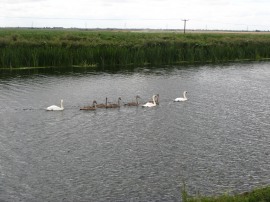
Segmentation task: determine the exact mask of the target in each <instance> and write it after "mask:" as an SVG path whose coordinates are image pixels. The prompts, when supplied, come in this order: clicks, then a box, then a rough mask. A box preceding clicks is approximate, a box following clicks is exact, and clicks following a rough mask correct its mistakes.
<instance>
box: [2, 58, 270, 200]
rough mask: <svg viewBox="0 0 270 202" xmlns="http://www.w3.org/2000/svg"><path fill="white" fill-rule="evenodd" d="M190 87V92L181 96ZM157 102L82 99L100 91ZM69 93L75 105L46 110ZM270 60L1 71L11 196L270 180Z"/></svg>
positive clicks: (141, 194)
mask: <svg viewBox="0 0 270 202" xmlns="http://www.w3.org/2000/svg"><path fill="white" fill-rule="evenodd" d="M184 90H186V91H188V94H187V96H188V98H189V100H188V101H187V102H183V103H174V102H172V100H173V99H174V98H176V97H180V96H182V92H183V91H184ZM156 93H159V94H160V105H159V106H157V107H155V108H148V109H144V108H142V107H121V108H120V109H107V110H106V109H98V110H96V111H80V110H79V108H80V107H82V106H84V105H87V104H90V103H92V101H93V99H95V100H97V101H98V102H99V103H100V102H104V101H105V97H108V98H109V101H112V102H116V100H117V98H118V97H119V96H121V98H122V101H123V102H127V101H132V100H134V96H135V95H140V96H141V98H142V99H141V101H143V102H145V101H148V100H149V99H150V98H151V97H152V95H153V94H156ZM60 99H64V107H65V110H64V111H62V112H46V111H45V110H44V109H45V108H46V107H47V106H49V105H52V104H57V105H59V104H60ZM269 131H270V63H268V62H265V63H249V64H232V65H226V66H223V65H220V66H199V67H164V68H158V69H155V70H153V69H145V70H143V69H138V70H135V71H133V72H118V73H113V74H112V73H101V72H85V71H84V72H66V73H64V74H63V73H58V72H54V73H48V72H43V73H34V74H30V73H29V74H28V73H26V74H22V73H21V74H17V73H16V74H13V75H12V76H10V75H6V74H5V75H3V74H2V76H1V77H0V200H1V201H181V187H182V186H183V184H184V183H185V184H186V185H187V190H188V192H189V193H190V194H192V195H195V194H196V193H198V192H199V193H200V194H203V195H214V194H220V193H221V194H223V193H239V192H244V191H249V190H251V189H253V188H256V187H260V186H263V185H269V184H270V147H269V145H270V132H269Z"/></svg>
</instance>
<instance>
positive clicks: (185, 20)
mask: <svg viewBox="0 0 270 202" xmlns="http://www.w3.org/2000/svg"><path fill="white" fill-rule="evenodd" d="M182 21H184V34H185V33H186V22H187V21H189V20H187V19H183V20H182Z"/></svg>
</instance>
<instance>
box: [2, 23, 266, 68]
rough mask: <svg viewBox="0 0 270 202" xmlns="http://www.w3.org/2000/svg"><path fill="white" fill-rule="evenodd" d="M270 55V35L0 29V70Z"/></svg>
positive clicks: (143, 64)
mask: <svg viewBox="0 0 270 202" xmlns="http://www.w3.org/2000/svg"><path fill="white" fill-rule="evenodd" d="M268 58H270V34H249V33H188V34H183V33H176V32H132V31H112V30H111V31H94V30H75V29H74V30H72V29H63V30H53V29H15V28H14V29H5V28H3V29H0V68H2V69H3V68H21V67H24V68H25V67H28V68H29V67H31V68H32V67H33V68H35V67H72V66H75V67H77V66H79V67H89V68H92V67H106V66H121V67H124V68H132V67H136V66H145V65H151V66H156V65H163V64H166V65H167V64H183V63H217V62H228V61H239V60H240V61H242V60H263V59H268Z"/></svg>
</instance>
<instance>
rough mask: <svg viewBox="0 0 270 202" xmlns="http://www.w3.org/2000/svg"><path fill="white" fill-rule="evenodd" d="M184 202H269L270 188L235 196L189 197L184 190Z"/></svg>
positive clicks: (257, 189) (265, 187) (266, 187)
mask: <svg viewBox="0 0 270 202" xmlns="http://www.w3.org/2000/svg"><path fill="white" fill-rule="evenodd" d="M182 200H183V202H260V201H261V202H267V201H270V186H264V187H260V188H255V189H253V190H252V191H250V192H244V193H240V194H235V195H229V194H227V193H225V194H223V195H220V196H200V195H199V196H189V195H188V193H187V191H186V189H185V188H183V189H182Z"/></svg>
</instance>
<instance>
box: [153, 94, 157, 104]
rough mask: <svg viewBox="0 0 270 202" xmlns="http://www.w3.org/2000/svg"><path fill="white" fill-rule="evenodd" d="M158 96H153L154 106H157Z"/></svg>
mask: <svg viewBox="0 0 270 202" xmlns="http://www.w3.org/2000/svg"><path fill="white" fill-rule="evenodd" d="M155 98H156V96H153V103H154V105H156V99H155Z"/></svg>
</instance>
